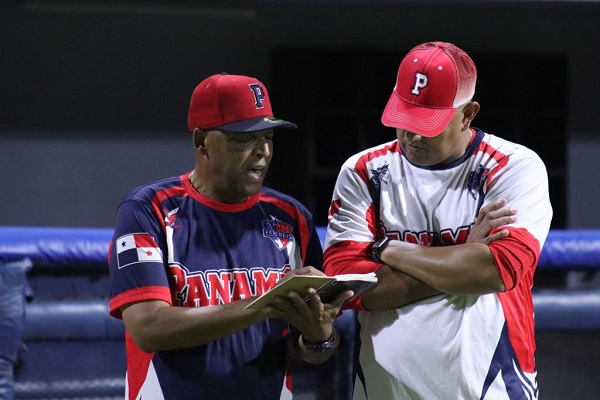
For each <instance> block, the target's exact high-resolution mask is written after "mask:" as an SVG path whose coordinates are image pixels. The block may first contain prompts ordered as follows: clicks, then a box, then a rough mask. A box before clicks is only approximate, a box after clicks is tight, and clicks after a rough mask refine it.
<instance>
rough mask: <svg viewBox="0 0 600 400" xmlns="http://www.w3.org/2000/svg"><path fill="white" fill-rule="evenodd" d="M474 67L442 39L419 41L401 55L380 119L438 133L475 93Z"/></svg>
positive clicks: (420, 131) (415, 130)
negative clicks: (392, 86) (393, 84)
mask: <svg viewBox="0 0 600 400" xmlns="http://www.w3.org/2000/svg"><path fill="white" fill-rule="evenodd" d="M476 80H477V69H476V68H475V63H473V60H471V57H469V56H468V55H467V53H465V52H464V51H463V50H461V49H460V48H458V47H457V46H455V45H453V44H452V43H445V42H428V43H423V44H420V45H418V46H416V47H414V48H413V49H411V50H410V52H409V53H408V54H407V55H406V57H404V59H403V60H402V62H401V63H400V68H399V69H398V77H397V79H396V86H395V87H394V91H393V92H392V95H391V96H390V99H389V101H388V103H387V105H386V106H385V110H384V111H383V115H382V116H381V122H382V123H383V125H385V126H389V127H393V128H401V129H406V130H407V131H410V132H413V133H416V134H418V135H421V136H426V137H433V136H437V135H439V134H440V133H442V131H443V130H444V129H445V128H446V126H448V123H449V122H450V120H451V119H452V117H453V116H454V114H455V113H456V110H457V109H458V108H459V107H460V106H462V105H464V104H466V103H468V102H469V101H470V100H471V99H472V98H473V95H474V94H475V82H476Z"/></svg>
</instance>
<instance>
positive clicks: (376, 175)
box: [371, 164, 390, 185]
mask: <svg viewBox="0 0 600 400" xmlns="http://www.w3.org/2000/svg"><path fill="white" fill-rule="evenodd" d="M389 171H390V166H389V165H388V164H385V165H384V166H381V167H379V168H377V169H372V170H371V173H372V174H373V177H372V178H371V179H372V180H373V182H374V183H377V184H379V183H381V182H383V183H385V184H386V185H387V183H388V182H387V181H386V180H385V176H386V175H387V174H388V172H389Z"/></svg>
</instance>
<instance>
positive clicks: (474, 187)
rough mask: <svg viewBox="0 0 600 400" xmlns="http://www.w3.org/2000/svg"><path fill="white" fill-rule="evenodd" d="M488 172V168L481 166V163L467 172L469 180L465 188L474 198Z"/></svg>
mask: <svg viewBox="0 0 600 400" xmlns="http://www.w3.org/2000/svg"><path fill="white" fill-rule="evenodd" d="M489 174H490V170H489V169H487V168H483V165H481V164H479V166H478V167H477V169H476V170H475V171H471V173H470V174H469V182H468V183H467V190H468V191H469V194H470V195H471V196H472V197H473V198H474V199H475V198H476V197H477V192H479V190H481V187H482V185H483V183H484V182H485V181H486V180H487V178H488V176H489Z"/></svg>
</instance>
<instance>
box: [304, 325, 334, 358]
mask: <svg viewBox="0 0 600 400" xmlns="http://www.w3.org/2000/svg"><path fill="white" fill-rule="evenodd" d="M336 336H337V334H336V330H335V325H331V336H329V339H327V340H325V341H324V342H320V343H311V342H306V341H305V340H304V336H301V338H302V344H303V345H304V348H305V349H306V350H307V351H309V352H311V353H325V352H326V351H329V350H333V349H334V348H335V340H336Z"/></svg>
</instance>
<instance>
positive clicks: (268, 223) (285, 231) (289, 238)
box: [262, 215, 294, 250]
mask: <svg viewBox="0 0 600 400" xmlns="http://www.w3.org/2000/svg"><path fill="white" fill-rule="evenodd" d="M270 217H271V218H270V219H266V220H264V221H263V222H262V226H263V237H266V238H268V239H271V241H272V242H273V243H274V244H275V246H277V248H278V249H279V250H283V249H284V248H285V247H286V246H287V245H288V243H290V242H293V241H294V229H293V228H292V226H291V225H289V224H286V223H285V222H282V221H281V220H280V219H278V218H277V217H274V216H272V215H271V216H270Z"/></svg>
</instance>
